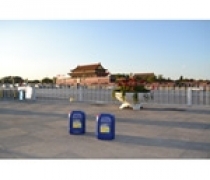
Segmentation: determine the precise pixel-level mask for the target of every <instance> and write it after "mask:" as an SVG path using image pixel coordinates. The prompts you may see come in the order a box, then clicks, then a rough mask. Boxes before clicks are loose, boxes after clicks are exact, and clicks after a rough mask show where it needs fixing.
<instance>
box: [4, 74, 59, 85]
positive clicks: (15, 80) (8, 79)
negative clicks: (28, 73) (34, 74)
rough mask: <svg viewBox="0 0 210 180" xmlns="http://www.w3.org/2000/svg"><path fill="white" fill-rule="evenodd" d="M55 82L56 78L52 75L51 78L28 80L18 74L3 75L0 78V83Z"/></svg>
mask: <svg viewBox="0 0 210 180" xmlns="http://www.w3.org/2000/svg"><path fill="white" fill-rule="evenodd" d="M55 82H56V78H55V77H53V78H52V79H51V78H48V77H45V78H43V79H42V80H37V79H35V80H28V79H23V78H22V77H20V76H6V77H3V78H1V79H0V83H2V84H16V83H18V84H22V83H33V84H38V83H46V84H48V83H51V84H52V83H55Z"/></svg>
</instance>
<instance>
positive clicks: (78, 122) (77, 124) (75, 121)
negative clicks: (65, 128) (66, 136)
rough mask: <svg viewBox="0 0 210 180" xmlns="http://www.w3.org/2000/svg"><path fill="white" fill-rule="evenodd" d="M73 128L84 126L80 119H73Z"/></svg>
mask: <svg viewBox="0 0 210 180" xmlns="http://www.w3.org/2000/svg"><path fill="white" fill-rule="evenodd" d="M73 128H82V124H81V121H80V120H74V121H73Z"/></svg>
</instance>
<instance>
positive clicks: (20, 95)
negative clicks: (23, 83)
mask: <svg viewBox="0 0 210 180" xmlns="http://www.w3.org/2000/svg"><path fill="white" fill-rule="evenodd" d="M24 99H25V91H24V90H19V100H20V101H22V100H24Z"/></svg>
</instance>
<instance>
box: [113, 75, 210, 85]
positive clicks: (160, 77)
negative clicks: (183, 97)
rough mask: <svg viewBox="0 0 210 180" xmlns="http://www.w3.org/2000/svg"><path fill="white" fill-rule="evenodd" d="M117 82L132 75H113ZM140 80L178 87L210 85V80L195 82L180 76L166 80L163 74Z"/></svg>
mask: <svg viewBox="0 0 210 180" xmlns="http://www.w3.org/2000/svg"><path fill="white" fill-rule="evenodd" d="M113 76H114V78H113V79H115V80H117V79H120V78H128V77H130V76H132V74H115V75H113ZM136 78H137V79H138V80H143V81H144V82H146V83H175V84H176V85H180V84H183V83H187V82H189V83H193V82H198V83H201V82H206V83H210V80H203V79H200V80H195V79H192V78H191V79H188V78H184V77H183V76H180V77H179V78H178V79H175V80H174V79H171V78H165V77H164V76H163V75H162V74H160V75H148V76H144V77H141V76H137V77H136Z"/></svg>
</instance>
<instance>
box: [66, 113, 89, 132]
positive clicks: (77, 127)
mask: <svg viewBox="0 0 210 180" xmlns="http://www.w3.org/2000/svg"><path fill="white" fill-rule="evenodd" d="M85 121H86V115H85V113H84V112H83V111H72V112H71V113H70V114H69V133H70V134H75V135H77V134H85V131H86V123H85Z"/></svg>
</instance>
